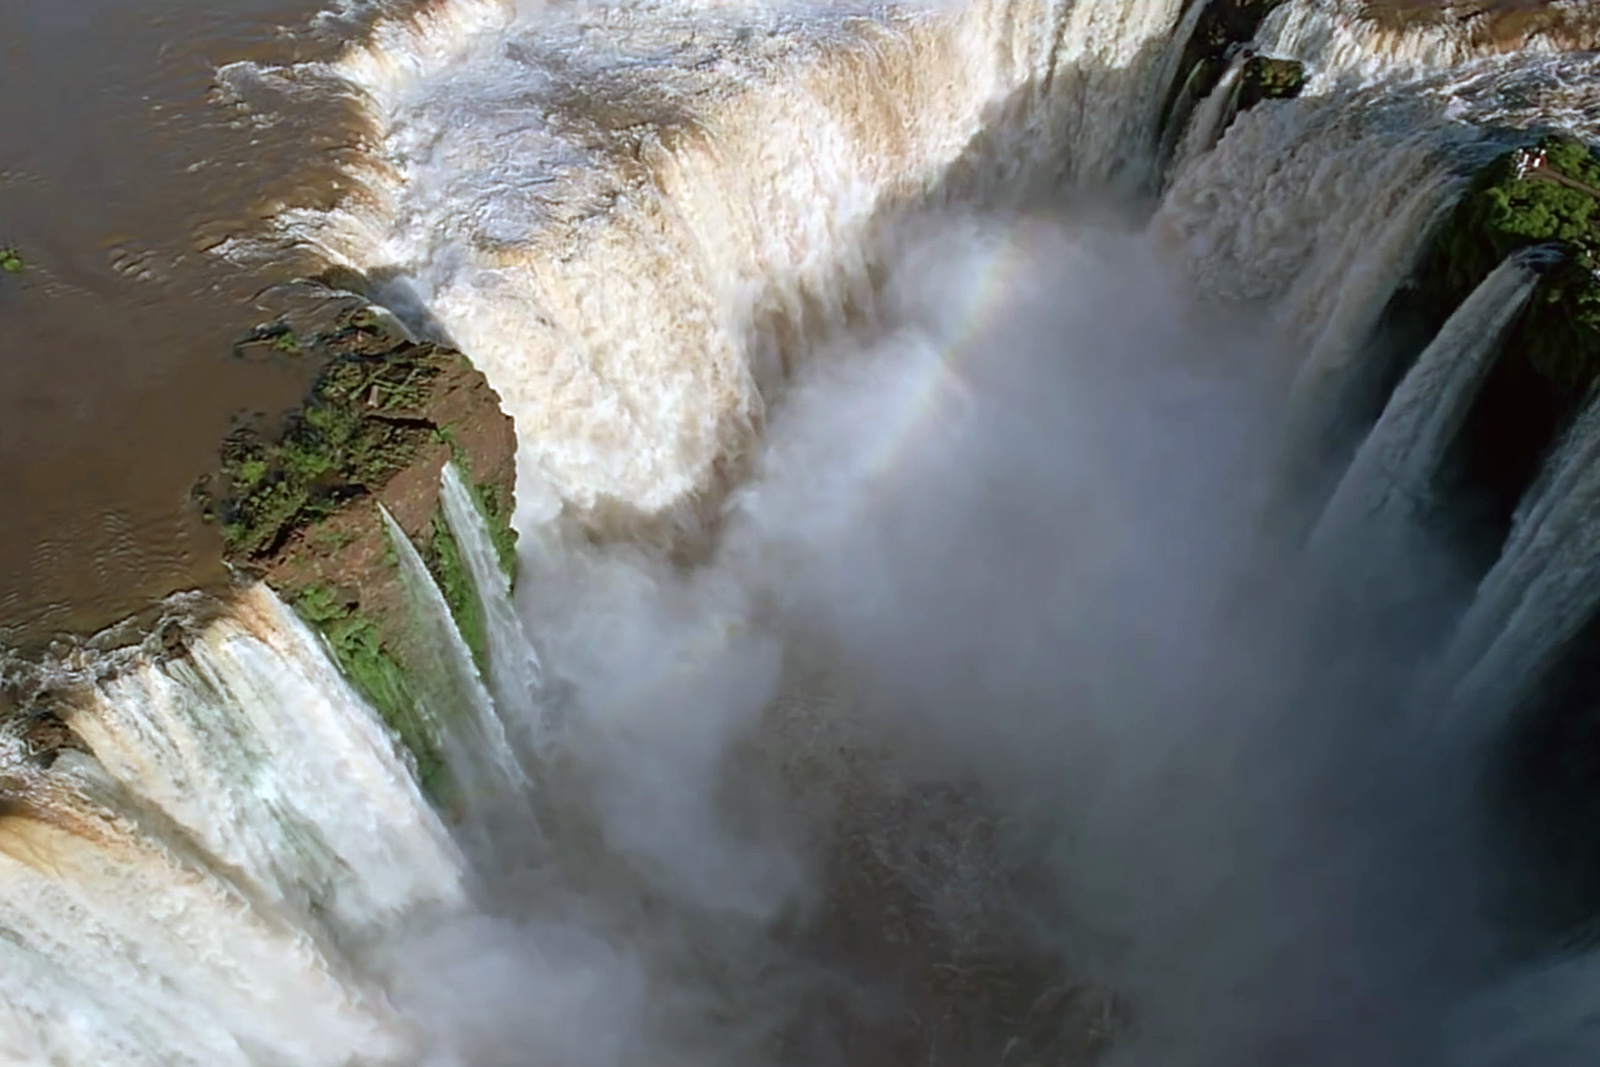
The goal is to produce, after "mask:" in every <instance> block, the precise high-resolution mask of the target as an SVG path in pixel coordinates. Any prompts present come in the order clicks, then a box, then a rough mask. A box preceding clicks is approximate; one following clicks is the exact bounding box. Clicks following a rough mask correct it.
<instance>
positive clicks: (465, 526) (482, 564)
mask: <svg viewBox="0 0 1600 1067" xmlns="http://www.w3.org/2000/svg"><path fill="white" fill-rule="evenodd" d="M441 477H442V478H443V481H444V486H443V492H442V494H441V496H440V500H441V503H442V504H443V506H444V514H445V521H446V522H448V523H449V525H450V532H451V534H453V535H454V536H455V539H456V543H457V544H458V545H460V546H461V555H462V558H463V560H464V561H465V562H466V565H467V569H468V571H469V573H470V574H471V576H472V584H473V588H474V591H475V592H476V593H477V596H478V600H479V603H481V604H482V606H483V615H484V620H485V630H486V631H487V639H488V646H489V648H488V653H489V684H490V688H491V690H492V692H493V694H494V704H495V707H496V708H497V709H498V710H499V712H500V714H501V715H502V716H503V717H504V719H505V720H506V721H507V722H508V723H510V724H514V725H513V726H512V727H510V728H511V729H512V730H517V729H521V730H527V731H530V732H531V733H532V735H533V736H532V737H531V738H529V739H528V742H529V746H530V750H531V751H532V752H534V753H535V754H536V755H537V754H541V753H543V752H544V751H545V750H546V749H547V748H548V745H549V737H548V734H549V731H550V728H551V724H550V723H549V722H548V721H547V720H546V717H545V714H544V710H543V707H542V697H543V689H544V679H543V671H542V669H541V668H540V664H539V653H538V651H537V650H536V649H535V648H534V645H533V642H532V641H531V640H530V639H529V638H528V634H527V631H526V629H525V628H524V627H523V625H522V616H520V615H518V614H517V609H516V605H515V604H513V603H512V601H511V579H510V577H509V576H508V575H507V574H506V572H505V570H504V569H503V568H502V567H501V565H500V556H499V552H498V550H497V549H496V547H495V543H494V538H493V537H492V536H491V535H490V532H489V524H488V521H487V520H486V519H485V517H484V515H483V512H482V510H480V508H479V505H478V504H477V502H476V501H475V500H474V499H473V497H472V491H471V490H469V489H468V488H467V484H466V482H465V480H463V478H462V475H461V472H460V470H459V469H458V468H457V467H456V465H455V464H454V463H446V464H445V465H444V472H443V474H442V475H441Z"/></svg>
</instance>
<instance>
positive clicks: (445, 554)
mask: <svg viewBox="0 0 1600 1067" xmlns="http://www.w3.org/2000/svg"><path fill="white" fill-rule="evenodd" d="M283 336H284V334H283V333H282V332H279V331H271V332H270V333H262V332H261V331H258V332H257V335H252V337H250V338H247V339H246V340H247V342H250V343H256V344H259V343H262V342H266V343H268V344H272V343H273V342H275V341H278V340H279V339H280V338H281V337H283ZM289 336H293V335H292V334H290V335H289ZM278 347H279V349H280V350H281V351H287V349H286V348H284V347H282V345H281V342H280V343H279V345H278ZM295 352H296V353H300V354H305V355H308V356H310V357H311V358H318V359H322V360H324V361H325V363H324V366H323V368H322V370H321V372H320V373H319V374H318V375H317V377H316V380H315V382H314V383H313V384H312V386H311V389H310V391H309V393H308V395H307V397H306V399H305V401H304V402H303V403H302V404H301V405H300V407H298V408H297V409H295V410H294V411H292V412H290V413H289V414H288V415H287V416H286V417H285V418H284V420H283V422H282V424H281V425H280V427H279V428H278V429H277V430H276V431H275V432H263V431H262V430H260V429H256V428H244V429H240V430H237V431H235V432H234V433H233V434H230V435H229V437H228V438H227V440H226V441H225V442H224V444H223V448H222V463H221V469H220V471H219V472H218V473H217V474H216V475H215V476H213V477H212V478H211V479H209V480H208V481H207V483H206V484H205V485H203V486H202V487H200V489H199V491H198V492H197V496H198V497H199V498H200V499H201V501H202V504H203V506H204V507H205V509H206V511H207V513H208V514H209V515H210V516H211V517H212V518H213V519H215V520H216V521H218V522H219V523H220V525H221V530H222V539H223V546H224V553H225V556H226V558H227V560H228V563H229V564H230V566H231V567H233V569H234V570H235V571H236V572H238V573H240V574H242V575H245V576H248V577H252V578H259V579H261V580H263V581H265V582H266V583H267V584H268V585H269V586H271V587H272V589H273V590H274V591H275V592H277V593H278V595H279V596H281V597H282V598H283V599H284V600H285V601H286V602H288V603H289V604H290V605H292V606H293V607H294V608H295V610H296V612H297V613H298V614H299V615H300V616H301V617H302V618H303V619H305V620H306V621H307V622H308V623H310V624H311V625H312V626H313V627H315V628H316V629H317V630H318V631H319V632H320V633H321V634H322V636H323V638H324V640H325V641H326V642H327V644H328V647H329V649H330V650H331V651H332V653H333V655H334V657H335V659H336V660H337V661H338V663H339V665H340V667H341V669H342V670H343V671H344V673H345V675H346V676H347V677H348V678H349V680H350V681H351V682H352V683H353V684H354V685H355V687H356V688H357V689H358V690H359V691H360V692H361V693H362V695H363V696H364V697H366V699H367V700H368V701H369V702H370V703H371V704H372V705H373V706H374V707H375V708H376V709H377V710H378V711H379V713H380V714H381V715H382V716H383V718H384V720H385V721H386V722H387V723H388V725H389V726H390V728H391V729H392V730H393V731H394V733H395V734H396V735H397V736H398V737H399V738H400V740H401V742H402V743H403V744H404V745H405V747H406V748H407V749H408V750H409V751H410V752H411V754H412V756H413V758H414V760H415V764H416V770H417V776H418V779H419V781H420V782H421V783H422V785H423V786H424V788H425V790H426V791H427V792H428V793H429V795H430V796H432V797H433V798H434V799H435V800H436V801H440V802H447V801H448V797H449V793H450V789H449V783H448V782H447V781H446V780H445V778H444V774H443V762H442V759H441V749H440V739H439V738H437V737H434V736H432V731H431V730H430V728H429V727H428V725H427V723H428V719H427V716H426V715H424V714H423V713H422V709H421V707H420V705H419V700H420V694H422V693H423V692H427V691H437V686H435V685H433V680H430V679H424V678H421V677H418V675H417V672H418V671H419V670H422V669H423V668H422V666H421V665H422V664H425V663H427V662H430V660H429V657H427V656H425V655H422V654H421V649H420V648H419V647H418V645H417V642H418V641H419V640H420V638H419V636H418V635H419V625H418V620H416V619H415V618H413V617H412V616H413V609H412V607H411V606H410V605H409V604H408V601H407V598H406V596H405V593H404V589H403V587H402V584H401V579H400V573H399V569H398V565H397V556H396V553H395V548H394V545H393V544H391V543H390V541H389V536H388V533H387V532H386V530H385V528H384V523H383V520H382V513H381V511H380V505H381V507H382V508H385V509H387V510H388V511H389V513H390V514H391V515H392V516H393V517H394V519H395V522H396V523H397V524H398V526H399V527H400V529H401V530H402V531H404V533H405V535H406V536H407V537H408V538H409V539H410V540H411V541H412V543H414V544H415V545H416V546H417V548H418V550H419V552H420V554H421V555H422V558H423V560H424V562H425V563H426V564H427V566H428V569H429V571H430V572H431V573H432V575H433V577H434V580H435V581H436V582H437V583H438V585H439V588H440V590H441V591H442V592H443V594H444V597H445V600H446V602H447V603H448V604H449V607H450V610H451V612H452V614H453V616H454V618H455V622H456V626H457V628H458V629H459V630H460V632H461V634H462V636H463V638H464V640H465V641H466V643H467V645H468V647H469V648H470V650H471V652H472V655H473V658H474V659H475V660H476V662H477V665H478V667H479V669H480V671H482V670H485V669H486V668H487V656H488V649H487V635H486V633H485V624H484V619H483V612H482V607H481V605H480V604H479V602H478V599H477V595H476V592H475V589H474V587H473V584H472V581H471V577H470V575H468V573H467V571H466V568H465V566H464V565H463V561H462V559H461V555H460V550H459V548H458V546H457V545H456V543H455V540H454V538H453V537H452V536H451V535H450V532H449V528H448V526H447V525H446V523H445V521H444V517H443V513H442V510H441V505H440V500H439V494H440V473H441V470H442V468H443V466H444V464H445V463H448V462H454V463H456V464H457V465H458V466H459V467H460V468H461V470H462V473H463V475H464V476H465V478H464V480H465V481H466V483H467V485H468V486H469V487H470V488H471V490H472V495H473V498H474V501H475V503H476V504H477V506H478V508H479V510H480V512H481V514H482V515H483V516H484V518H485V519H486V521H487V523H488V526H489V528H490V530H491V532H492V536H493V537H494V539H495V546H496V549H497V551H498V552H499V555H500V558H501V563H502V565H503V566H505V567H506V568H507V572H508V574H509V573H512V571H513V568H514V565H515V558H516V549H515V543H516V542H515V537H516V535H515V533H514V531H513V530H512V528H511V524H510V518H511V507H512V502H513V495H512V494H513V487H514V477H515V456H516V437H515V432H514V429H513V426H512V423H511V419H510V417H509V416H508V415H506V414H505V413H504V412H503V411H502V410H501V408H500V399H499V397H498V396H497V395H496V394H495V392H494V391H493V389H491V388H490V387H489V384H488V382H487V381H486V380H485V379H484V377H483V375H482V374H481V373H480V372H479V371H477V369H476V368H474V367H473V366H472V365H471V363H470V362H469V361H468V360H467V359H466V357H465V356H463V355H461V354H460V353H459V352H456V351H454V350H452V349H449V348H445V347H443V346H440V345H435V344H428V343H416V342H413V341H410V340H405V339H400V338H397V337H395V336H394V335H393V334H391V333H389V332H387V331H386V330H385V329H383V328H382V326H381V324H380V323H379V322H377V320H375V319H374V318H373V317H372V316H361V315H359V314H357V315H351V316H346V317H345V318H344V320H343V324H342V326H341V328H339V329H338V330H336V331H335V332H333V333H331V334H329V335H327V336H321V337H315V338H310V339H304V338H296V341H295Z"/></svg>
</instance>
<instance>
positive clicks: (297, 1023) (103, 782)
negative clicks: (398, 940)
mask: <svg viewBox="0 0 1600 1067" xmlns="http://www.w3.org/2000/svg"><path fill="white" fill-rule="evenodd" d="M70 722H71V726H72V729H73V730H74V732H75V733H76V734H77V735H78V736H79V737H80V738H81V739H82V740H83V742H84V744H85V746H86V747H87V748H88V749H89V750H90V752H91V753H92V755H85V754H81V753H78V752H75V751H71V750H68V751H66V752H63V753H62V754H61V756H60V757H59V758H58V759H57V760H56V761H55V763H54V764H53V765H52V766H50V767H49V768H48V769H45V768H42V767H39V766H37V765H34V764H31V763H29V762H27V761H26V760H25V759H24V758H23V757H24V756H25V755H26V753H25V752H24V751H23V750H22V749H21V748H20V746H18V745H16V744H14V743H13V744H8V745H7V746H6V749H5V764H6V771H5V775H6V780H7V782H8V792H9V793H11V795H13V796H16V797H21V798H24V799H22V800H21V801H20V802H17V803H15V806H14V807H10V808H8V810H7V813H6V815H5V817H4V819H3V820H0V865H3V866H4V868H5V871H4V875H3V877H4V881H5V884H6V893H5V894H4V898H5V899H4V901H3V903H0V933H3V936H0V954H4V956H5V964H6V965H5V967H4V968H3V969H0V970H3V975H4V977H0V984H3V986H4V993H3V996H0V1000H3V1001H4V1004H5V1009H4V1014H3V1015H0V1049H4V1050H5V1051H7V1052H11V1053H13V1054H14V1055H15V1056H16V1057H17V1058H16V1060H14V1061H13V1062H24V1063H31V1062H44V1061H48V1062H51V1063H62V1064H69V1065H80V1064H81V1065H83V1067H92V1065H98V1064H103V1063H105V1062H106V1058H107V1056H108V1055H113V1054H114V1055H115V1056H116V1057H117V1058H118V1062H125V1063H138V1064H146V1063H147V1064H151V1065H168V1064H194V1065H196V1067H200V1065H208V1064H238V1065H240V1067H244V1065H251V1064H258V1063H260V1062H261V1061H262V1058H263V1057H266V1058H268V1059H270V1060H273V1061H278V1062H290V1063H297V1064H299V1063H303V1064H327V1065H328V1067H335V1065H340V1064H345V1063H348V1062H350V1059H351V1057H358V1058H370V1059H372V1060H374V1061H377V1062H385V1061H388V1060H391V1059H393V1058H395V1057H397V1056H399V1055H401V1054H402V1053H403V1052H404V1050H405V1049H406V1048H408V1047H409V1046H410V1037H409V1035H408V1033H407V1030H406V1027H404V1026H403V1025H402V1024H401V1023H400V1022H399V1020H398V1019H396V1018H395V1017H394V1016H393V1014H392V1013H391V1011H390V1009H389V1008H388V1006H387V1004H386V1002H385V1001H384V999H383V997H382V995H381V993H379V992H378V991H377V990H375V989H372V988H369V987H368V986H367V985H366V984H365V982H364V980H362V979H361V978H360V977H359V976H358V974H357V972H356V970H355V969H354V968H353V966H352V965H351V964H350V963H349V962H348V961H349V956H348V953H350V952H353V951H359V950H360V948H361V946H362V945H363V944H364V943H366V942H367V941H368V940H370V939H371V938H373V937H375V936H377V935H378V934H379V933H380V932H381V931H383V930H385V929H387V928H389V927H390V926H392V925H393V924H394V923H395V922H397V921H399V920H400V919H401V918H402V917H404V916H408V915H416V914H423V913H428V912H433V911H439V910H452V909H455V908H457V907H459V906H461V905H462V904H463V902H464V900H465V893H464V881H463V878H464V867H463V864H462V861H461V859H460V856H459V854H458V852H457V850H456V847H455V845H454V844H453V842H452V841H451V839H450V837H449V835H448V834H447V832H446V831H445V828H444V826H443V824H442V823H441V822H440V821H439V819H438V817H437V816H436V815H435V813H434V812H433V810H432V808H431V807H429V805H428V804H427V803H426V801H424V800H423V798H422V795H421V793H420V792H419V790H418V788H417V785H416V783H415V782H414V780H413V778H412V776H411V773H410V771H409V770H408V768H407V767H406V764H405V762H404V761H403V760H402V759H401V758H400V756H399V754H398V753H397V751H396V747H395V743H394V741H393V740H392V739H391V738H390V737H389V736H388V735H387V734H386V732H385V731H384V730H383V728H382V727H381V726H380V725H379V724H378V722H377V720H376V718H375V717H374V716H373V714H372V712H371V710H370V709H369V708H368V707H367V706H366V705H365V704H364V703H363V702H362V701H361V699H360V698H359V697H357V696H356V694H355V693H354V691H353V690H351V688H350V686H349V685H348V684H347V683H346V682H345V681H344V679H343V678H341V677H340V675H339V672H338V670H337V668H336V667H335V666H334V665H333V663H332V661H331V660H330V659H329V658H328V656H327V654H326V653H325V652H324V650H323V649H322V647H321V646H320V644H319V642H318V641H317V639H316V637H315V636H314V635H313V634H312V633H311V632H310V631H309V630H308V629H307V628H306V627H305V625H304V624H303V623H301V622H300V621H299V620H298V619H296V618H295V617H294V615H293V614H292V613H291V612H289V611H288V610H287V609H286V608H285V607H284V606H283V604H282V603H280V602H279V601H278V600H277V598H275V597H274V596H273V595H272V594H271V592H269V591H268V590H266V589H265V588H264V587H261V586H256V587H253V588H251V589H248V590H245V591H243V592H241V593H240V594H239V597H238V599H237V601H236V603H235V604H234V605H233V609H232V610H231V611H230V612H229V613H228V614H226V615H225V616H224V617H222V618H220V619H218V620H216V621H215V622H213V623H211V624H209V625H207V626H206V627H204V628H203V629H202V630H201V631H200V633H199V634H198V635H197V637H196V639H195V640H194V642H193V643H192V645H191V647H190V649H189V651H188V652H187V654H186V655H184V656H183V657H181V658H176V659H167V660H164V661H157V660H154V659H146V660H144V661H142V662H139V663H137V664H136V665H131V666H129V667H128V668H126V669H125V670H123V671H122V672H121V673H120V674H118V675H117V676H116V677H114V678H112V679H109V680H107V681H103V682H100V683H98V684H97V685H95V686H94V687H93V688H92V689H90V690H89V691H87V692H83V693H81V694H79V695H78V697H77V698H75V701H74V704H73V707H72V710H71V713H70ZM19 779H20V782H19ZM19 786H20V787H19Z"/></svg>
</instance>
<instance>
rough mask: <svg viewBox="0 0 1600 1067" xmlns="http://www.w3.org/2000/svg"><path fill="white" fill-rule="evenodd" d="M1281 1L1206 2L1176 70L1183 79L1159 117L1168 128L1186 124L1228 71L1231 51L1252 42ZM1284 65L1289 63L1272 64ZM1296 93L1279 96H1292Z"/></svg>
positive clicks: (1221, 0) (1176, 86)
mask: <svg viewBox="0 0 1600 1067" xmlns="http://www.w3.org/2000/svg"><path fill="white" fill-rule="evenodd" d="M1283 2H1284V0H1207V2H1206V7H1205V11H1204V13H1203V14H1202V15H1201V16H1200V20H1199V21H1198V22H1197V23H1196V24H1195V27H1194V33H1192V34H1191V35H1190V37H1189V42H1188V44H1187V45H1185V46H1184V50H1183V57H1182V58H1181V59H1180V60H1179V61H1178V70H1179V71H1180V72H1182V74H1183V77H1182V78H1181V79H1179V80H1178V82H1177V84H1175V85H1174V86H1173V87H1172V90H1171V96H1170V97H1169V98H1168V100H1167V104H1166V107H1165V109H1164V110H1163V116H1164V119H1165V124H1166V125H1167V126H1168V127H1169V128H1170V127H1172V126H1173V124H1174V123H1178V124H1187V122H1188V119H1189V115H1190V114H1192V112H1193V108H1194V106H1195V105H1196V104H1197V103H1199V102H1200V101H1201V100H1203V99H1204V98H1205V97H1206V96H1208V95H1209V94H1210V93H1211V91H1212V90H1213V89H1215V88H1216V87H1217V83H1218V82H1220V81H1221V80H1222V75H1223V74H1224V73H1225V72H1226V71H1227V69H1228V63H1229V61H1230V58H1231V55H1232V52H1233V49H1235V48H1236V47H1238V46H1240V45H1245V44H1248V43H1249V42H1250V41H1251V40H1253V39H1254V38H1255V35H1256V31H1257V30H1259V29H1260V28H1261V23H1262V22H1264V21H1265V20H1266V17H1267V16H1268V15H1270V14H1271V13H1272V10H1273V9H1274V8H1276V7H1278V6H1279V5H1280V4H1282V3H1283ZM1272 62H1275V63H1287V62H1290V61H1289V60H1274V61H1272ZM1298 92H1299V88H1298V86H1296V88H1295V90H1294V92H1289V93H1283V94H1280V95H1286V96H1293V95H1295V94H1296V93H1298ZM1265 99H1271V97H1267V96H1263V97H1259V98H1258V99H1256V100H1253V101H1251V102H1250V103H1244V102H1243V101H1240V103H1239V105H1238V107H1237V110H1238V111H1244V110H1245V109H1246V108H1248V107H1250V106H1252V104H1254V103H1258V102H1259V101H1260V100H1265Z"/></svg>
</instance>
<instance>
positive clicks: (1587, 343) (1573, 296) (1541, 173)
mask: <svg viewBox="0 0 1600 1067" xmlns="http://www.w3.org/2000/svg"><path fill="white" fill-rule="evenodd" d="M1530 245H1547V246H1550V247H1551V248H1552V249H1553V250H1556V251H1558V252H1559V253H1560V259H1561V263H1560V265H1559V266H1556V267H1554V268H1552V269H1550V270H1548V271H1546V272H1545V274H1544V276H1543V278H1542V280H1541V282H1540V285H1539V289H1538V291H1537V293H1536V294H1535V295H1534V298H1533V299H1532V300H1531V301H1530V302H1529V305H1528V308H1527V310H1526V311H1525V312H1524V313H1523V315H1522V317H1521V318H1520V319H1519V321H1518V322H1517V324H1516V325H1515V326H1514V327H1513V329H1512V331H1511V333H1510V335H1509V336H1508V338H1507V342H1506V351H1507V352H1510V353H1514V354H1515V356H1516V358H1518V359H1522V360H1526V361H1527V362H1528V364H1529V365H1530V366H1531V367H1532V368H1533V369H1534V370H1535V371H1536V372H1537V374H1538V375H1539V376H1540V377H1542V378H1543V379H1545V380H1546V382H1547V383H1548V384H1549V385H1550V387H1551V388H1553V389H1554V390H1556V391H1557V392H1559V393H1560V394H1561V395H1562V396H1563V397H1566V398H1568V399H1575V398H1576V397H1578V396H1581V395H1582V394H1583V393H1584V392H1585V391H1586V390H1587V389H1588V388H1589V386H1590V385H1591V384H1592V383H1593V382H1594V381H1595V379H1596V377H1597V375H1600V283H1597V282H1596V274H1595V272H1596V268H1597V266H1600V158H1597V157H1596V155H1595V153H1594V151H1593V150H1592V149H1591V148H1590V147H1589V146H1588V145H1586V144H1583V143H1582V142H1579V141H1574V140H1572V139H1570V138H1567V137H1565V136H1561V135H1547V136H1543V137H1540V138H1539V139H1538V140H1537V141H1535V142H1534V143H1532V144H1529V145H1526V146H1524V147H1520V148H1517V149H1515V150H1513V151H1510V152H1507V153H1505V154H1504V155H1502V156H1501V157H1500V158H1498V159H1496V160H1495V161H1494V162H1493V163H1491V164H1490V165H1489V166H1488V167H1486V168H1484V169H1483V170H1482V171H1481V172H1480V173H1479V174H1478V175H1477V177H1476V178H1475V179H1474V180H1473V182H1472V185H1471V186H1470V187H1469V188H1468V190H1467V192H1466V193H1465V195H1463V197H1462V198H1461V201H1460V202H1459V203H1458V204H1457V206H1456V208H1455V210H1454V212H1453V213H1452V214H1451V216H1450V218H1449V220H1448V221H1447V222H1446V223H1445V224H1444V226H1443V227H1441V229H1440V231H1439V233H1438V236H1437V237H1436V238H1435V240H1434V242H1433V244H1432V247H1431V249H1430V252H1429V254H1428V256H1427V258H1426V259H1425V261H1424V263H1423V266H1422V268H1421V270H1420V271H1419V274H1418V283H1417V299H1418V300H1419V301H1420V302H1421V304H1422V305H1423V306H1424V307H1425V308H1426V309H1427V311H1428V313H1429V314H1430V316H1431V318H1432V319H1433V320H1436V321H1437V322H1438V323H1440V324H1442V323H1443V321H1444V319H1446V318H1448V317H1449V315H1450V313H1451V311H1453V310H1454V309H1455V308H1456V307H1457V306H1458V305H1459V304H1460V303H1461V301H1462V300H1464V299H1466V297H1467V296H1468V295H1469V294H1470V293H1471V292H1472V290H1473V289H1475V288H1476V287H1477V286H1478V285H1479V284H1480V283H1481V282H1482V281H1483V280H1484V279H1485V278H1486V277H1488V275H1489V272H1490V271H1492V270H1494V268H1495V267H1496V266H1497V265H1499V264H1500V263H1501V262H1502V261H1503V260H1504V259H1505V258H1506V256H1508V255H1510V254H1511V253H1512V252H1515V251H1516V250H1518V249H1520V248H1525V247H1528V246H1530Z"/></svg>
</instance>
